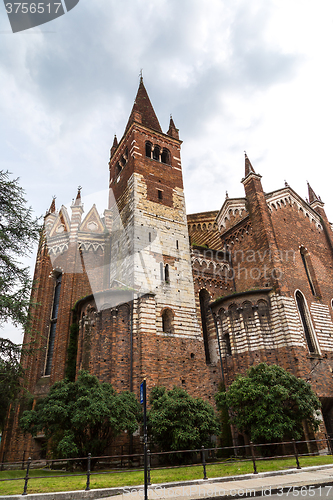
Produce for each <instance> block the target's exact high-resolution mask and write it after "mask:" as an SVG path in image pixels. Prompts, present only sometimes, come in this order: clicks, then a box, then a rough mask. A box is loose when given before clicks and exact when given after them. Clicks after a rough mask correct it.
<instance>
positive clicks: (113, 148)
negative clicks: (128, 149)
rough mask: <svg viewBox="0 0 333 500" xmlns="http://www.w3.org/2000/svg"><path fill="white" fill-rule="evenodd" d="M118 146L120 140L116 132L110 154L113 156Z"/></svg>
mask: <svg viewBox="0 0 333 500" xmlns="http://www.w3.org/2000/svg"><path fill="white" fill-rule="evenodd" d="M117 147H118V140H117V136H116V134H115V135H114V139H113V144H112V148H111V153H110V156H111V157H112V156H113V155H114V153H115V151H116V149H117Z"/></svg>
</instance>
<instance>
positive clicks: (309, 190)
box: [308, 183, 321, 204]
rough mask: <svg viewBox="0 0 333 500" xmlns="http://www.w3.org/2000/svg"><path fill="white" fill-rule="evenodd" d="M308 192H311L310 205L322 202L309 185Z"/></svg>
mask: <svg viewBox="0 0 333 500" xmlns="http://www.w3.org/2000/svg"><path fill="white" fill-rule="evenodd" d="M308 192H309V203H310V204H311V203H313V202H314V201H321V200H320V197H319V196H317V195H316V193H315V192H314V190H313V189H312V187H311V186H310V184H309V183H308Z"/></svg>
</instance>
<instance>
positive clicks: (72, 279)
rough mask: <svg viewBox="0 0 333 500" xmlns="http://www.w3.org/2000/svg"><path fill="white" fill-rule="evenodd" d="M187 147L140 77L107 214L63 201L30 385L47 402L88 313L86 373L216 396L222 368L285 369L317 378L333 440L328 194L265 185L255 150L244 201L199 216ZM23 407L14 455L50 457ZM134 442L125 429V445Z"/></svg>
mask: <svg viewBox="0 0 333 500" xmlns="http://www.w3.org/2000/svg"><path fill="white" fill-rule="evenodd" d="M180 147H181V141H180V140H179V134H178V130H177V129H176V127H175V125H174V122H173V120H172V119H171V120H170V127H169V130H168V132H167V133H166V134H165V133H163V132H162V130H161V127H160V125H159V122H158V119H157V117H156V115H155V112H154V110H153V107H152V105H151V103H150V100H149V97H148V94H147V92H146V90H145V88H144V85H143V81H142V80H140V86H139V90H138V94H137V98H136V101H135V104H134V106H133V110H132V112H131V114H130V118H129V121H128V124H127V127H126V130H125V133H124V135H123V137H122V139H121V140H120V142H119V143H118V141H117V139H116V138H115V140H114V143H113V146H112V148H111V155H110V162H109V171H110V177H109V188H110V196H109V206H108V209H107V210H105V212H104V214H103V216H100V215H99V214H98V212H97V210H96V207H92V208H91V209H90V210H89V211H88V213H87V214H86V215H85V214H84V211H83V205H82V203H81V193H80V190H79V192H78V195H77V198H76V200H75V202H73V205H72V207H71V214H69V213H68V211H67V209H66V208H65V207H61V208H60V210H59V211H58V212H57V211H56V210H55V206H54V202H53V203H52V204H51V207H50V210H49V211H48V213H47V215H46V217H45V224H44V232H43V236H42V239H41V242H40V247H39V251H38V255H37V261H36V268H35V278H34V279H35V285H34V288H33V291H32V307H31V315H32V328H31V331H30V332H27V333H26V335H25V339H24V342H25V343H26V344H28V343H29V342H31V340H33V341H34V346H35V348H36V349H35V351H34V353H33V354H32V355H31V356H26V357H24V358H23V359H22V365H23V367H24V368H25V370H26V383H27V389H28V390H29V392H30V393H32V394H33V395H34V397H35V401H36V400H37V399H38V398H40V397H43V396H44V395H45V394H47V392H48V390H49V387H50V385H51V384H53V383H54V382H55V381H57V380H61V379H63V378H64V376H65V372H66V366H67V349H68V345H69V339H70V327H71V324H72V323H73V322H74V321H76V322H77V324H78V331H79V333H78V340H77V358H76V373H78V371H79V370H80V369H86V370H89V371H90V373H92V374H94V375H96V376H97V377H98V379H99V380H101V381H105V382H110V383H111V384H112V385H113V386H114V387H115V389H116V390H117V391H122V390H132V391H133V392H134V393H135V394H136V396H137V397H139V386H140V383H141V381H142V379H143V378H146V379H147V387H148V394H149V393H150V391H151V389H152V388H153V387H154V386H155V385H164V386H165V387H167V388H168V389H171V388H172V387H173V386H174V385H177V386H180V387H183V388H184V389H186V390H187V391H188V392H189V393H190V394H191V395H193V396H199V397H202V398H204V399H206V400H207V401H209V402H211V403H212V404H214V394H215V393H216V392H217V389H218V386H219V384H220V383H221V381H222V368H223V376H224V383H225V385H226V386H227V387H228V386H229V385H230V384H231V383H232V381H233V380H234V379H235V377H236V375H237V374H238V373H242V374H244V373H245V372H246V370H247V369H248V368H249V367H250V366H252V365H254V364H257V363H259V362H266V363H268V364H273V363H275V364H278V365H280V366H282V367H283V368H285V369H286V370H288V371H289V372H291V373H293V374H295V375H296V376H298V377H302V378H303V379H305V380H307V381H309V382H310V383H311V385H312V388H313V389H314V391H315V392H316V393H317V395H318V397H319V398H320V399H321V401H322V405H323V407H322V413H323V417H324V420H323V422H322V425H321V428H320V431H319V433H318V434H317V437H322V436H324V434H325V433H326V432H328V433H330V434H332V435H333V410H332V408H333V393H332V391H333V377H332V373H333V316H332V299H333V290H332V283H333V233H332V228H331V225H330V223H329V221H328V218H327V216H326V214H325V210H324V204H323V202H322V201H321V200H320V198H319V197H317V196H316V195H315V193H314V191H313V190H312V189H311V188H310V187H309V199H310V201H309V202H308V201H305V200H304V199H302V198H301V197H300V196H299V195H298V194H297V193H296V192H295V191H293V189H292V188H291V187H290V186H288V185H285V186H284V187H283V188H282V189H278V190H276V191H273V192H271V193H265V192H264V190H263V187H262V184H261V176H260V175H258V174H256V173H255V170H254V168H253V167H252V165H251V164H250V162H249V159H248V158H247V157H246V159H245V177H244V179H243V180H242V182H243V185H244V191H245V193H244V198H229V197H228V196H227V197H226V199H225V201H224V203H223V205H222V207H221V209H220V210H216V211H211V212H203V213H197V214H191V215H188V216H186V211H185V198H184V191H183V179H182V170H181V159H180ZM59 275H61V276H62V282H61V291H60V296H59V303H58V315H57V319H56V335H55V339H54V348H53V358H52V367H51V373H50V375H46V374H45V369H46V360H47V357H48V355H49V352H50V331H51V324H52V321H53V318H52V316H53V315H54V312H52V311H54V303H55V301H56V296H55V280H56V278H57V277H59ZM220 360H222V367H221V364H220ZM22 411H23V408H20V407H18V408H17V407H15V408H14V407H13V408H12V411H11V412H9V417H8V420H7V425H6V429H5V431H4V434H3V438H2V442H1V450H0V453H1V455H0V459H2V460H7V461H10V460H22V457H23V454H25V456H27V454H28V453H29V455H33V457H34V458H38V456H40V453H41V443H42V436H39V437H38V436H37V439H33V438H31V437H30V436H28V435H27V436H23V435H22V433H21V432H20V430H19V426H18V421H19V417H20V414H21V412H22ZM304 433H305V436H306V437H310V436H311V433H309V432H308V430H307V429H306V428H305V429H304ZM233 437H234V440H235V442H236V443H237V439H239V435H238V433H237V430H235V429H233ZM245 439H246V436H245ZM128 443H129V441H128V437H127V436H126V435H123V436H121V437H120V438H119V440H118V442H117V443H116V444H117V445H119V446H128ZM138 443H139V441H138Z"/></svg>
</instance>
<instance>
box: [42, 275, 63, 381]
mask: <svg viewBox="0 0 333 500" xmlns="http://www.w3.org/2000/svg"><path fill="white" fill-rule="evenodd" d="M61 279H62V274H61V273H58V274H57V275H56V276H55V287H54V295H53V306H52V313H51V319H50V332H49V339H48V345H47V355H46V362H45V373H44V374H45V375H51V368H52V360H53V351H54V341H55V335H56V329H57V320H58V309H59V299H60V290H61Z"/></svg>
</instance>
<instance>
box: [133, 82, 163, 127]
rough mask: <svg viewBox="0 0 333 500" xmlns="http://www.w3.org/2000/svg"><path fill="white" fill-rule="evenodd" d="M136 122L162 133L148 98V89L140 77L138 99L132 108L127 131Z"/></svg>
mask: <svg viewBox="0 0 333 500" xmlns="http://www.w3.org/2000/svg"><path fill="white" fill-rule="evenodd" d="M134 121H139V122H141V123H142V125H144V126H145V127H147V128H151V129H153V130H156V131H157V132H162V129H161V126H160V124H159V121H158V119H157V116H156V114H155V111H154V108H153V106H152V104H151V102H150V99H149V97H148V94H147V91H146V88H145V86H144V84H143V78H142V76H141V77H140V85H139V89H138V92H137V94H136V98H135V101H134V105H133V108H132V112H131V115H130V117H129V120H128V123H127V126H126V130H127V129H128V128H129V127H130V125H131V124H132V123H133V122H134Z"/></svg>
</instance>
